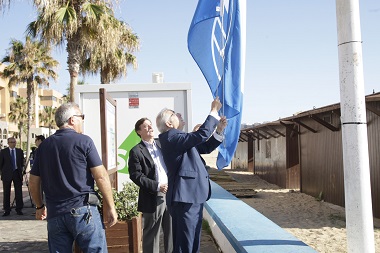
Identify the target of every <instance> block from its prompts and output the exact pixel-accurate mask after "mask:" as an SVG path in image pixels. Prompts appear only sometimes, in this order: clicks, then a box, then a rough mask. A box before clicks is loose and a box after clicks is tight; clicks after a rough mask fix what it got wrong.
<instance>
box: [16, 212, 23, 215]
mask: <svg viewBox="0 0 380 253" xmlns="http://www.w3.org/2000/svg"><path fill="white" fill-rule="evenodd" d="M16 212H17V215H24V213H23V212H21V211H16Z"/></svg>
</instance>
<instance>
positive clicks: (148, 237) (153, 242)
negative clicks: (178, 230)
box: [143, 193, 173, 253]
mask: <svg viewBox="0 0 380 253" xmlns="http://www.w3.org/2000/svg"><path fill="white" fill-rule="evenodd" d="M143 219H144V222H143V224H144V228H143V252H144V253H159V252H160V231H161V228H162V230H163V232H164V249H165V253H172V252H173V235H172V217H171V216H170V214H169V211H168V208H167V206H166V200H165V195H164V194H162V193H158V195H157V208H156V212H154V213H143Z"/></svg>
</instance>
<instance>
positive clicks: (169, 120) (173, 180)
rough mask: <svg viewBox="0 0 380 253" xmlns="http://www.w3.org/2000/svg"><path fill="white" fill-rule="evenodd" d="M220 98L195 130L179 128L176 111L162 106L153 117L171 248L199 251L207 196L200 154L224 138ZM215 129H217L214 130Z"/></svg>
mask: <svg viewBox="0 0 380 253" xmlns="http://www.w3.org/2000/svg"><path fill="white" fill-rule="evenodd" d="M221 106H222V105H221V103H220V101H219V98H218V97H216V98H215V99H214V101H213V102H212V103H211V112H210V115H209V116H208V117H207V119H206V121H205V122H204V123H203V124H202V125H201V126H200V127H199V129H198V130H197V131H195V132H191V133H185V132H183V131H182V130H180V121H181V119H179V118H178V115H176V113H175V112H174V111H172V110H169V109H166V108H165V109H163V110H161V112H160V113H159V114H158V116H157V118H156V124H157V128H158V130H159V131H160V132H161V134H160V135H159V140H160V143H161V148H162V154H163V157H164V161H165V164H166V166H167V169H168V182H169V187H168V192H167V193H166V201H167V205H168V208H169V211H170V214H171V215H172V222H173V243H174V252H183V253H185V252H188V253H190V252H192V253H195V252H199V248H200V236H201V228H202V218H203V215H202V211H203V204H204V202H205V201H206V200H208V199H209V198H210V195H211V188H210V182H209V175H208V172H207V170H206V167H205V164H204V162H203V161H202V159H201V156H200V154H207V153H210V152H212V151H213V150H214V149H215V148H217V147H218V146H219V145H220V143H221V142H222V141H223V134H222V132H223V131H224V128H225V127H226V125H227V121H226V118H225V117H222V118H220V117H219V116H218V111H219V110H220V108H221ZM215 129H216V132H215Z"/></svg>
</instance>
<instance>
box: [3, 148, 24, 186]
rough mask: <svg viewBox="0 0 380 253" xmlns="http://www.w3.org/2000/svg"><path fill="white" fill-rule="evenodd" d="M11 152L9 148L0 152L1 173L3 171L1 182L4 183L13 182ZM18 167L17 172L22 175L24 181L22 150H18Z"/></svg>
mask: <svg viewBox="0 0 380 253" xmlns="http://www.w3.org/2000/svg"><path fill="white" fill-rule="evenodd" d="M11 159H12V158H11V152H10V150H9V147H7V148H4V149H3V150H1V152H0V171H1V180H3V181H12V177H13V167H12V160H11ZM16 165H17V172H18V174H19V175H20V178H21V181H22V173H23V169H24V152H22V150H21V149H19V148H16Z"/></svg>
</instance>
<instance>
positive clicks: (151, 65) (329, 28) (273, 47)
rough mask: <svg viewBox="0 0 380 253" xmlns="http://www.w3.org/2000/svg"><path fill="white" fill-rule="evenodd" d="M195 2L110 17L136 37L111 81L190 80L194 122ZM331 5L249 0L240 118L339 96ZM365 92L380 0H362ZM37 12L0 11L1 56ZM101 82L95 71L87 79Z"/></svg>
mask: <svg viewBox="0 0 380 253" xmlns="http://www.w3.org/2000/svg"><path fill="white" fill-rule="evenodd" d="M196 5H197V1H196V0H186V1H178V0H176V1H174V0H160V1H152V0H151V1H147V0H139V1H137V0H134V1H132V0H131V1H125V0H124V1H123V0H121V3H120V4H119V6H118V7H117V8H116V16H117V17H119V18H120V19H121V20H123V21H125V22H127V23H128V24H129V25H130V26H131V27H132V29H133V30H134V32H136V33H137V34H138V36H139V37H140V40H141V49H140V51H139V52H138V53H137V58H138V62H139V68H138V69H137V70H133V69H129V72H128V76H127V77H126V78H124V79H121V80H119V81H117V82H116V83H127V84H128V83H150V82H151V80H152V73H153V72H163V73H164V81H165V82H190V83H191V84H192V104H193V108H192V109H193V121H192V122H193V124H194V125H195V124H197V123H198V122H202V121H203V120H204V118H205V117H206V115H207V112H208V109H209V108H210V102H211V100H212V96H211V93H210V91H209V89H208V85H207V83H206V81H205V79H204V78H203V75H202V73H201V72H200V70H199V69H198V67H197V65H196V64H195V62H194V61H193V59H192V57H191V56H190V54H189V52H188V50H187V32H188V29H189V25H190V22H191V19H192V16H193V14H194V11H195V8H196ZM335 9H336V6H335V1H331V0H319V1H308V0H289V1H285V0H247V52H246V75H245V90H244V104H243V117H242V122H243V123H249V124H252V123H255V122H265V121H274V120H277V119H278V118H280V117H288V116H291V115H292V114H293V113H296V112H299V111H307V110H311V109H312V108H313V107H321V106H325V105H329V104H333V103H337V102H339V100H340V97H339V96H340V94H339V73H338V71H339V68H338V67H339V66H338V48H337V26H336V10H335ZM360 13H361V32H362V40H363V64H364V80H365V94H366V95H367V94H370V93H372V91H373V90H375V92H379V91H380V61H379V60H380V25H379V24H380V1H374V0H361V1H360ZM34 18H35V14H34V11H33V8H32V7H31V6H30V5H29V4H27V1H17V2H16V4H13V5H12V6H11V8H10V10H6V11H5V13H1V14H0V31H1V37H0V57H3V56H4V55H5V49H7V48H8V47H9V41H10V38H15V39H20V40H23V34H24V31H25V28H26V25H27V24H28V23H29V22H30V21H32V20H33V19H34ZM55 57H56V58H57V60H59V61H60V64H61V65H60V70H59V74H60V77H59V81H58V83H57V84H53V85H52V86H51V87H52V88H54V89H57V90H59V91H61V92H63V93H65V89H66V87H67V86H68V83H69V75H68V72H67V70H66V69H67V66H66V57H67V55H66V52H65V51H64V50H63V49H61V50H60V51H57V52H56V53H55ZM85 81H86V83H94V84H96V83H99V77H97V76H96V77H85Z"/></svg>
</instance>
